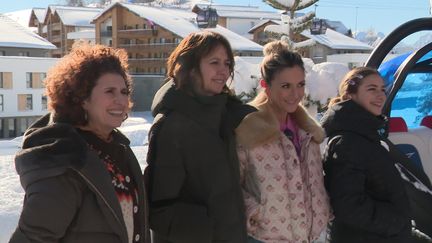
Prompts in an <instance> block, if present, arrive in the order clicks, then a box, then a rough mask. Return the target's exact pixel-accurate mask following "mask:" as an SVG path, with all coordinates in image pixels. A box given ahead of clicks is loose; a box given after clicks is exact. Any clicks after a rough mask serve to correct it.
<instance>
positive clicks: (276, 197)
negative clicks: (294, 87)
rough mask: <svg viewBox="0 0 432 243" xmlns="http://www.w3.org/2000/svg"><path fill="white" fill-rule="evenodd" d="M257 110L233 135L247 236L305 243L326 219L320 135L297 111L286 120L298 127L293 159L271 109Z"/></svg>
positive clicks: (279, 242)
mask: <svg viewBox="0 0 432 243" xmlns="http://www.w3.org/2000/svg"><path fill="white" fill-rule="evenodd" d="M257 108H258V111H257V112H254V113H251V114H249V115H248V116H247V117H246V118H245V119H244V120H243V122H242V124H240V126H239V127H238V128H237V130H236V133H237V142H238V146H237V149H238V156H239V160H240V168H241V179H242V185H243V189H244V199H245V204H246V218H247V225H248V234H249V235H251V236H252V237H254V238H255V239H257V240H260V241H263V242H269V243H270V242H271V243H291V242H292V243H294V242H295V243H297V242H305V243H309V242H311V241H313V240H315V239H317V238H318V237H319V235H320V233H321V232H322V231H323V230H324V229H325V228H326V226H327V222H328V219H329V216H330V207H329V200H328V197H327V193H326V190H325V188H324V182H323V169H322V157H321V153H320V148H319V143H320V142H322V140H323V139H324V136H325V135H324V131H323V129H322V128H321V127H320V126H319V124H318V123H317V122H315V121H314V120H313V118H311V117H310V116H309V115H308V113H307V111H306V110H305V109H304V108H303V107H302V106H299V108H298V109H297V111H296V112H294V113H293V114H292V116H293V118H294V121H295V122H296V123H297V124H298V126H299V127H300V129H299V130H300V131H299V135H300V143H301V152H300V157H299V156H298V155H297V153H296V150H295V148H294V145H293V143H292V142H291V141H290V140H289V139H288V138H287V137H286V136H285V135H284V134H283V133H282V132H281V131H280V130H279V123H278V121H277V120H276V118H275V117H274V115H273V112H271V110H270V109H271V107H270V106H268V105H266V104H262V105H260V106H257Z"/></svg>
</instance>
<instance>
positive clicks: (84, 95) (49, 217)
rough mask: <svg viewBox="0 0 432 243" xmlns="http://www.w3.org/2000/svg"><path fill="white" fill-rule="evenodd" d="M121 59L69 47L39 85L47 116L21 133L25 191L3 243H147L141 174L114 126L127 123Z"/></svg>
mask: <svg viewBox="0 0 432 243" xmlns="http://www.w3.org/2000/svg"><path fill="white" fill-rule="evenodd" d="M127 68H128V65H127V54H126V53H125V52H124V51H122V50H117V49H113V48H110V47H105V46H102V45H94V46H92V45H88V44H81V45H76V46H74V48H73V49H72V51H71V52H70V54H68V55H66V56H65V57H64V58H62V59H61V60H60V61H59V62H58V63H57V65H56V66H55V67H53V68H52V69H51V70H50V71H49V73H48V76H47V78H46V80H45V83H46V91H47V95H48V97H49V109H50V111H51V112H50V113H49V114H47V115H45V116H44V117H42V118H41V119H39V120H38V121H36V122H35V123H34V124H33V125H31V127H30V128H29V129H28V130H27V131H26V132H25V134H24V141H23V147H22V150H21V151H19V152H18V153H17V155H16V158H15V165H16V169H17V172H18V174H19V175H20V180H21V184H22V186H23V188H24V191H25V199H24V205H23V211H22V213H21V216H20V220H19V224H18V227H17V229H16V231H15V232H14V234H13V235H12V238H11V240H10V242H12V243H18V242H19V243H24V242H44V243H48V242H65V243H66V242H80V243H94V242H104V243H120V242H121V243H131V242H141V243H149V242H150V236H149V229H148V223H147V215H148V213H147V205H146V203H145V202H146V195H145V190H144V184H143V178H142V173H141V171H142V170H141V168H140V166H139V164H138V161H137V160H136V158H135V156H134V154H133V152H132V150H131V149H130V147H129V140H128V139H127V138H126V137H125V136H124V135H123V134H122V133H121V132H120V131H119V130H117V129H116V128H117V127H119V126H120V125H121V124H122V122H123V121H124V120H125V119H126V118H127V113H128V111H129V110H130V107H131V105H132V103H131V101H130V93H131V79H130V77H129V75H128V73H127Z"/></svg>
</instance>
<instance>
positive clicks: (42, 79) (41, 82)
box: [38, 73, 47, 88]
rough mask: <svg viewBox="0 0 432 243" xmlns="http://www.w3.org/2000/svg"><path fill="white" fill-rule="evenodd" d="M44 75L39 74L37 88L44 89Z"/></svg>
mask: <svg viewBox="0 0 432 243" xmlns="http://www.w3.org/2000/svg"><path fill="white" fill-rule="evenodd" d="M46 76H47V75H46V73H39V83H40V84H39V86H40V87H38V88H45V82H44V81H45V79H46Z"/></svg>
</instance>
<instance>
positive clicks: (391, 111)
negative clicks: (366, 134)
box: [366, 18, 432, 236]
mask: <svg viewBox="0 0 432 243" xmlns="http://www.w3.org/2000/svg"><path fill="white" fill-rule="evenodd" d="M418 32H422V33H423V32H424V33H428V32H429V33H432V18H420V19H415V20H412V21H409V22H407V23H405V24H402V25H401V26H399V27H398V28H396V29H395V30H394V31H393V32H391V33H390V34H389V35H388V36H387V37H386V38H385V39H384V40H383V41H382V42H381V43H380V45H379V46H377V48H376V49H375V50H374V51H373V52H372V54H371V56H370V58H369V60H368V61H367V62H366V66H369V67H373V68H377V69H378V70H379V71H380V73H381V74H382V76H383V77H384V79H385V81H386V86H387V97H388V99H387V101H386V104H385V106H384V110H383V113H384V114H385V115H387V116H388V117H389V127H388V134H389V135H388V138H389V140H390V141H392V142H393V143H394V144H395V145H396V147H397V149H398V150H399V151H401V152H403V153H404V154H406V156H407V157H408V158H409V159H407V160H406V161H404V163H405V164H404V166H405V167H406V168H405V169H407V170H406V171H404V173H401V174H402V177H403V178H404V179H405V181H407V182H409V183H406V188H405V189H407V191H408V195H409V197H410V203H411V208H412V211H413V213H414V219H415V221H416V223H417V228H418V229H420V230H421V231H422V232H424V233H426V234H427V235H429V236H432V186H431V182H430V180H431V179H432V43H425V44H424V45H423V46H422V47H420V48H418V49H417V50H414V51H412V52H409V53H405V54H402V55H400V56H397V57H395V58H393V59H391V60H389V61H387V62H384V63H383V60H384V58H385V57H386V56H387V55H388V54H389V53H391V50H392V49H393V48H394V47H395V46H396V45H397V44H398V43H399V42H400V41H401V40H403V39H404V38H405V37H407V36H411V35H412V34H414V33H418ZM402 158H403V156H402ZM402 160H403V159H402ZM397 162H400V161H395V163H397Z"/></svg>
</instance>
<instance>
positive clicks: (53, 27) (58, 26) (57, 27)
mask: <svg viewBox="0 0 432 243" xmlns="http://www.w3.org/2000/svg"><path fill="white" fill-rule="evenodd" d="M48 28H49V29H50V30H51V31H54V30H61V24H60V23H53V24H50V25H49V27H48Z"/></svg>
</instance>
